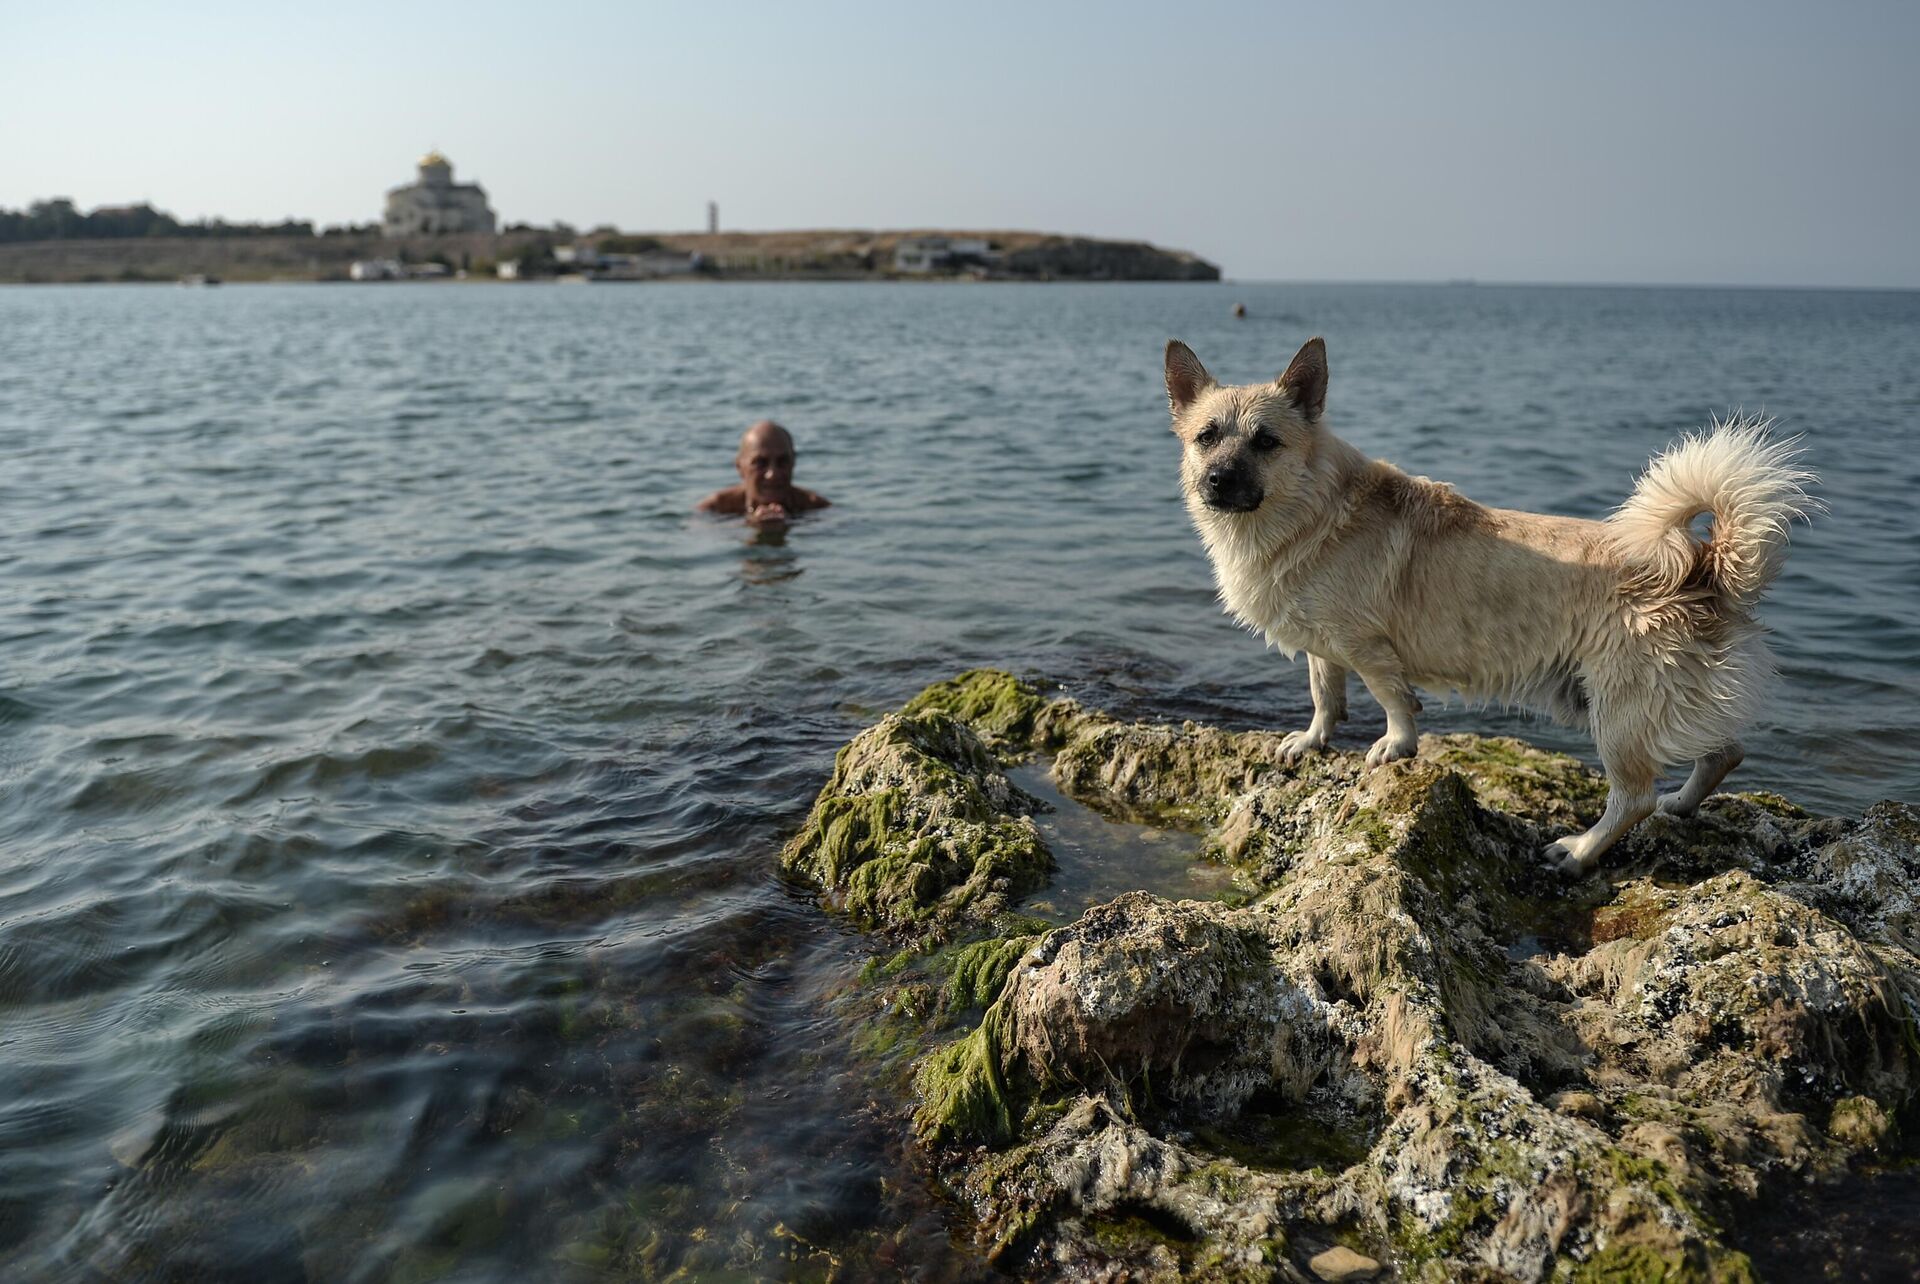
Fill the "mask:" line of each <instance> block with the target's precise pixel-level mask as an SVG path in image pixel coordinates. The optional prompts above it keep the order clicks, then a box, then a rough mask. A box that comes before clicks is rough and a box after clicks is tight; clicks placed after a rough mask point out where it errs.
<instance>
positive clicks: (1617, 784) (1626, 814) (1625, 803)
mask: <svg viewBox="0 0 1920 1284" xmlns="http://www.w3.org/2000/svg"><path fill="white" fill-rule="evenodd" d="M1600 762H1601V765H1603V766H1604V767H1606V769H1607V806H1606V809H1605V810H1604V811H1602V812H1601V813H1600V819H1599V820H1598V821H1596V822H1595V823H1594V826H1593V828H1592V829H1589V830H1588V831H1587V832H1586V833H1584V834H1574V835H1572V836H1570V837H1567V838H1562V839H1561V840H1560V841H1559V842H1557V843H1550V844H1548V846H1547V850H1546V852H1545V856H1546V860H1547V863H1548V864H1549V865H1552V866H1554V867H1556V868H1558V869H1559V870H1560V871H1561V872H1563V873H1567V874H1576V875H1578V874H1585V873H1587V872H1589V871H1590V870H1592V869H1593V867H1594V865H1595V864H1596V863H1597V862H1598V861H1599V859H1600V855H1601V853H1602V852H1604V851H1606V850H1607V848H1609V847H1611V846H1613V845H1614V843H1616V842H1618V841H1619V839H1620V836H1621V835H1622V834H1624V833H1626V832H1627V831H1628V830H1629V829H1632V828H1633V827H1634V826H1635V825H1637V824H1639V823H1640V822H1641V821H1643V820H1645V819H1646V818H1647V817H1648V816H1651V815H1652V814H1653V806H1654V793H1653V777H1654V773H1655V771H1656V768H1655V766H1654V764H1653V761H1652V759H1650V758H1649V757H1648V756H1647V755H1645V754H1644V753H1641V752H1639V750H1638V748H1637V747H1635V748H1631V749H1630V748H1627V747H1625V746H1621V745H1609V744H1602V745H1601V746H1600Z"/></svg>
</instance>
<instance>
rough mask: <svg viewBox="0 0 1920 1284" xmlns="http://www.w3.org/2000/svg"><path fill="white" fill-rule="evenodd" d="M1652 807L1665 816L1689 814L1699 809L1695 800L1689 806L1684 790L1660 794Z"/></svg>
mask: <svg viewBox="0 0 1920 1284" xmlns="http://www.w3.org/2000/svg"><path fill="white" fill-rule="evenodd" d="M1653 809H1654V810H1655V811H1657V812H1660V813H1661V814H1662V815H1666V816H1691V815H1693V814H1694V813H1695V812H1697V811H1699V810H1700V804H1699V803H1697V802H1696V803H1694V804H1693V805H1691V806H1689V805H1688V804H1687V796H1686V794H1685V792H1684V791H1681V790H1675V791H1674V792H1673V793H1670V794H1661V795H1660V801H1658V802H1656V803H1655V804H1654V805H1653Z"/></svg>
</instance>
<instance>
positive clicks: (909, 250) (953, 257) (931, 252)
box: [893, 236, 993, 273]
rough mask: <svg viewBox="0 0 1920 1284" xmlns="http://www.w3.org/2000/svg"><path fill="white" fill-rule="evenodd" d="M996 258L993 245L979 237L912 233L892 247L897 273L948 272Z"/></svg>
mask: <svg viewBox="0 0 1920 1284" xmlns="http://www.w3.org/2000/svg"><path fill="white" fill-rule="evenodd" d="M992 261H993V247H992V246H991V245H988V244H987V243H986V242H985V241H983V240H981V239H980V238H979V237H977V236H912V237H907V238H906V239H904V240H902V241H901V242H900V243H899V244H898V245H896V246H894V248H893V270H894V271H896V272H913V273H924V272H949V271H953V270H954V269H956V268H960V267H967V266H985V265H986V264H988V263H990V262H992Z"/></svg>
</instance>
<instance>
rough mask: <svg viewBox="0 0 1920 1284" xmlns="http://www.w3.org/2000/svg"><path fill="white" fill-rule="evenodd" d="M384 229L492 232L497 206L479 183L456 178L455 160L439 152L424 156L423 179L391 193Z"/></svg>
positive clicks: (418, 232) (389, 231)
mask: <svg viewBox="0 0 1920 1284" xmlns="http://www.w3.org/2000/svg"><path fill="white" fill-rule="evenodd" d="M382 230H384V231H385V232H386V234H387V235H388V236H390V237H400V236H437V235H439V234H440V233H443V232H492V231H494V230H495V226H494V217H493V210H492V208H491V207H490V206H488V204H487V193H486V189H485V188H483V187H481V186H480V185H479V184H478V183H456V182H454V181H453V162H452V161H450V160H448V159H447V158H446V157H444V156H442V155H441V154H440V153H439V152H437V151H435V152H428V153H427V154H426V155H425V156H422V157H421V158H420V181H419V182H417V183H409V184H407V185H406V186H405V187H396V188H394V189H393V190H392V191H390V192H388V193H387V216H386V219H385V220H384V222H383V224H382Z"/></svg>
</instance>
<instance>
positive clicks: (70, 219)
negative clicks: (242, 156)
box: [0, 197, 333, 243]
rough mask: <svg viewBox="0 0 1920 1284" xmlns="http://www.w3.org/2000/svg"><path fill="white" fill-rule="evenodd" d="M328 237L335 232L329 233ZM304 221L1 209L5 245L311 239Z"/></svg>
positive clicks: (50, 205)
mask: <svg viewBox="0 0 1920 1284" xmlns="http://www.w3.org/2000/svg"><path fill="white" fill-rule="evenodd" d="M328 231H329V232H331V231H333V229H331V228H329V229H328ZM312 235H313V224H312V223H311V222H308V221H307V220H305V219H287V220H285V221H284V222H280V223H229V222H227V221H226V220H225V219H217V218H216V219H202V220H200V221H199V222H197V223H182V222H181V221H180V220H179V219H176V218H175V217H174V216H173V215H171V214H167V213H164V212H163V211H160V210H157V209H155V208H153V206H151V205H146V204H140V205H102V206H101V207H100V208H98V209H96V210H93V211H91V212H90V213H86V214H82V213H81V212H80V210H79V209H78V208H77V207H76V206H75V205H74V203H73V202H72V201H70V200H68V199H66V198H65V197H55V198H54V199H52V200H47V201H35V202H34V203H33V204H31V205H29V206H27V208H26V209H24V210H8V209H0V243H4V242H10V241H90V240H113V239H122V238H128V237H141V236H206V237H215V236H312Z"/></svg>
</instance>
